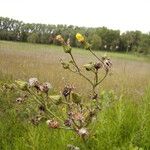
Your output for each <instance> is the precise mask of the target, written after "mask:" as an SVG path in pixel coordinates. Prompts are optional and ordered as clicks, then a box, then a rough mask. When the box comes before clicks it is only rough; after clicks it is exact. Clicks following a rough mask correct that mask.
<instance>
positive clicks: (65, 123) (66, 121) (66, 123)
mask: <svg viewBox="0 0 150 150" xmlns="http://www.w3.org/2000/svg"><path fill="white" fill-rule="evenodd" d="M64 125H65V126H67V127H70V126H71V125H72V121H71V119H66V120H65V121H64Z"/></svg>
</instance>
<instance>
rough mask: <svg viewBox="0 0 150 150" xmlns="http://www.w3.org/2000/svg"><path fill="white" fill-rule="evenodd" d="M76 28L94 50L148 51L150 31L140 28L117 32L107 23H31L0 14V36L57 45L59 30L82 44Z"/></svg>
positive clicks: (149, 48) (1, 37)
mask: <svg viewBox="0 0 150 150" xmlns="http://www.w3.org/2000/svg"><path fill="white" fill-rule="evenodd" d="M77 32H79V33H82V34H84V35H86V39H87V41H88V42H89V43H92V48H93V49H95V50H105V49H107V50H109V51H120V52H135V53H142V54H150V33H148V34H144V33H142V32H140V31H127V32H125V33H120V31H119V30H112V29H108V28H106V27H98V28H86V27H78V26H73V25H69V26H67V25H46V24H35V23H32V24H31V23H24V22H22V21H18V20H14V19H10V18H4V17H0V40H11V41H22V42H31V43H45V44H56V45H59V43H58V42H57V41H56V40H55V36H56V35H58V34H61V35H62V36H63V37H64V38H65V39H68V38H70V40H71V45H72V46H74V47H81V45H80V44H79V43H77V42H76V40H75V34H76V33H77Z"/></svg>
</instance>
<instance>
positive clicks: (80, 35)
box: [76, 33, 85, 43]
mask: <svg viewBox="0 0 150 150" xmlns="http://www.w3.org/2000/svg"><path fill="white" fill-rule="evenodd" d="M76 39H77V40H78V41H79V42H81V43H83V42H84V41H85V40H84V37H83V35H82V34H80V33H77V34H76Z"/></svg>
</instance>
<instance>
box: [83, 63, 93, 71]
mask: <svg viewBox="0 0 150 150" xmlns="http://www.w3.org/2000/svg"><path fill="white" fill-rule="evenodd" d="M84 67H85V69H86V70H87V71H91V70H92V69H94V65H93V64H92V63H89V64H85V65H84Z"/></svg>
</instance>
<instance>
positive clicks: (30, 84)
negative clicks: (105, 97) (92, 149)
mask: <svg viewBox="0 0 150 150" xmlns="http://www.w3.org/2000/svg"><path fill="white" fill-rule="evenodd" d="M76 39H77V41H78V42H79V43H81V44H82V45H83V46H84V47H85V48H86V49H87V50H88V51H89V52H90V53H91V54H92V55H93V56H94V57H95V58H96V62H90V63H87V64H84V65H83V68H80V67H79V66H78V64H77V62H76V60H75V58H74V56H73V54H72V47H71V44H70V39H68V40H67V41H65V40H64V38H63V37H62V36H61V35H57V36H56V40H58V42H60V43H61V45H62V46H63V49H64V52H65V53H67V54H69V55H70V58H71V60H70V61H68V62H65V61H63V60H61V64H62V67H63V68H64V69H66V70H69V71H70V72H72V73H75V74H78V75H79V76H81V77H83V78H84V79H85V80H87V81H88V83H89V84H90V85H91V89H92V93H91V97H90V98H89V100H84V98H83V97H82V95H81V94H80V93H77V92H75V90H74V87H73V86H71V85H65V87H64V89H63V90H62V92H61V94H55V95H54V94H50V93H52V92H51V90H52V86H51V84H50V83H49V82H45V83H41V82H40V81H39V80H38V79H37V78H30V79H29V81H22V80H17V81H16V82H15V85H14V86H15V88H19V89H20V91H21V93H23V94H20V97H18V98H17V99H16V102H17V103H26V102H28V103H30V104H31V105H30V107H29V108H30V110H31V111H30V113H31V114H32V115H33V114H35V113H33V112H37V113H36V115H35V116H32V117H31V118H30V121H31V122H32V123H33V124H35V125H37V124H38V123H39V122H40V121H45V122H46V124H47V125H48V127H49V128H53V129H66V130H71V131H74V132H75V133H77V134H78V135H79V136H80V137H81V138H82V139H83V140H85V139H86V138H88V137H89V136H90V134H91V130H90V128H89V125H90V124H91V123H92V122H93V121H94V120H96V118H97V115H98V113H99V112H100V111H101V110H102V103H101V100H100V98H99V95H98V93H97V90H96V89H97V87H98V85H99V84H101V83H102V82H103V81H104V79H105V78H106V77H107V75H108V73H109V71H110V69H111V66H112V63H111V61H110V59H108V58H107V57H106V56H105V57H101V58H99V57H98V56H97V55H96V54H95V53H94V52H93V51H92V49H91V45H90V44H89V43H88V42H87V41H86V39H85V37H84V36H83V35H81V34H80V33H77V34H76ZM83 69H84V70H85V71H87V72H90V73H91V74H92V75H93V76H94V78H92V79H91V78H90V77H88V76H87V74H86V72H85V71H82V70H83ZM100 70H103V71H101V73H102V72H103V76H102V75H101V76H102V77H101V78H100V76H99V74H100ZM26 99H29V101H26ZM27 106H29V105H27ZM33 110H34V111H33Z"/></svg>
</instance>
